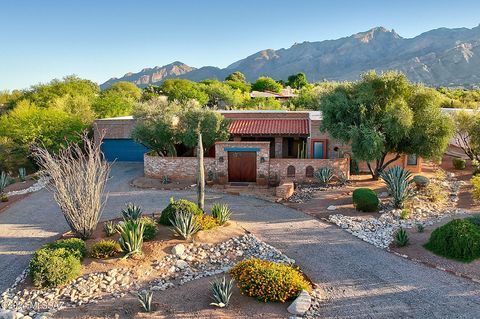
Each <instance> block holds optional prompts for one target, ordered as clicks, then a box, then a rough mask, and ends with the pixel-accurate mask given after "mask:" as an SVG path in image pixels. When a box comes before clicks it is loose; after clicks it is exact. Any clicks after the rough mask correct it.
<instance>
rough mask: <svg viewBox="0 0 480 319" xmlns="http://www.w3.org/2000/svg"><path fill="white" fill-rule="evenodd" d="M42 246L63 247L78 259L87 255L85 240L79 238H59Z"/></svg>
mask: <svg viewBox="0 0 480 319" xmlns="http://www.w3.org/2000/svg"><path fill="white" fill-rule="evenodd" d="M43 247H44V248H47V249H52V250H53V249H59V248H64V249H65V250H67V251H68V252H70V253H71V254H72V255H73V256H74V257H75V258H78V259H79V260H82V259H83V258H84V257H85V256H86V255H87V245H85V242H84V241H83V240H81V239H79V238H69V239H61V240H57V241H55V242H53V243H49V244H46V245H44V246H43Z"/></svg>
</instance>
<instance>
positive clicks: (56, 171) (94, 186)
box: [33, 133, 110, 239]
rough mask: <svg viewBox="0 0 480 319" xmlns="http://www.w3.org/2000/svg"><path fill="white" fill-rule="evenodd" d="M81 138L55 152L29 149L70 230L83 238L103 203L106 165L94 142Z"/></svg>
mask: <svg viewBox="0 0 480 319" xmlns="http://www.w3.org/2000/svg"><path fill="white" fill-rule="evenodd" d="M82 140H83V146H80V145H78V144H75V143H72V144H69V145H68V146H67V147H66V148H64V149H61V150H59V151H58V152H57V153H55V154H51V153H49V152H48V150H47V149H45V148H42V147H34V148H33V152H34V156H35V158H36V159H37V163H38V165H39V166H40V167H41V168H42V169H43V173H44V174H45V175H47V176H49V177H51V182H50V184H49V185H51V186H49V187H50V188H51V189H52V190H53V194H54V198H55V201H56V202H57V204H58V206H59V207H60V210H61V211H62V213H63V215H64V216H65V219H66V221H67V223H68V225H69V226H70V228H71V230H72V231H73V233H74V234H75V235H77V236H78V237H81V238H83V239H87V238H90V236H91V235H92V234H93V231H94V230H95V228H96V227H97V224H98V220H99V219H100V215H101V213H102V210H103V206H104V204H105V200H104V199H103V192H104V189H105V185H106V182H107V179H108V175H109V172H110V166H109V164H108V163H107V162H106V161H104V160H103V155H102V152H101V150H100V145H94V144H93V143H92V141H91V140H90V139H89V138H88V136H87V134H86V133H85V134H84V135H83V137H82ZM79 177H80V178H79Z"/></svg>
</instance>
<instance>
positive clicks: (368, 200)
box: [352, 188, 380, 212]
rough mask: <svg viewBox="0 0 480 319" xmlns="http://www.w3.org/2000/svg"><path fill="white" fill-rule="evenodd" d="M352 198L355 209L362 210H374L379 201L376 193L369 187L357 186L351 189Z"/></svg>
mask: <svg viewBox="0 0 480 319" xmlns="http://www.w3.org/2000/svg"><path fill="white" fill-rule="evenodd" d="M352 199H353V205H354V206H355V209H356V210H359V211H362V212H375V211H377V209H378V204H379V203H380V201H379V200H378V196H377V193H375V192H374V191H373V190H371V189H370V188H357V189H356V190H354V191H353V194H352Z"/></svg>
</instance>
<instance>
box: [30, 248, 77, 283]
mask: <svg viewBox="0 0 480 319" xmlns="http://www.w3.org/2000/svg"><path fill="white" fill-rule="evenodd" d="M29 272H30V277H31V278H32V282H33V284H34V285H35V286H36V287H40V288H43V287H57V286H59V285H63V284H65V283H67V282H68V281H70V280H72V279H74V278H76V277H77V276H79V275H80V259H78V258H76V257H75V256H74V255H73V254H72V253H71V251H68V250H67V249H65V248H57V249H49V248H41V249H39V250H37V251H36V252H35V254H34V255H33V257H32V259H31V260H30V267H29Z"/></svg>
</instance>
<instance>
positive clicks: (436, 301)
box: [0, 163, 480, 318]
mask: <svg viewBox="0 0 480 319" xmlns="http://www.w3.org/2000/svg"><path fill="white" fill-rule="evenodd" d="M141 173H142V168H141V166H140V165H138V164H123V163H122V164H120V163H119V164H116V165H115V167H114V168H113V170H112V174H111V175H112V179H111V180H110V182H109V185H108V190H109V199H108V204H107V207H106V209H105V211H104V214H103V216H102V218H103V219H108V218H111V217H113V216H119V214H120V213H119V212H120V209H121V207H122V206H123V205H124V203H125V202H128V201H133V202H135V203H137V204H140V205H142V206H143V207H144V208H145V211H147V212H149V211H152V210H161V209H162V208H163V207H165V206H166V205H167V204H168V199H169V197H170V196H175V197H180V196H181V197H183V198H187V199H191V200H194V198H195V194H194V193H193V192H191V191H181V192H180V191H179V192H171V191H155V190H138V189H134V188H132V187H130V186H129V185H128V182H129V181H130V180H132V179H133V178H134V177H136V176H139V175H140V174H141ZM216 201H223V202H228V203H229V204H230V205H231V207H232V210H233V211H234V216H233V218H234V219H235V220H237V221H239V222H241V224H242V225H243V226H244V227H245V228H246V229H248V230H250V231H252V232H253V233H255V234H256V235H257V236H258V237H259V238H260V239H262V240H264V241H265V242H267V243H269V244H271V245H273V246H275V247H276V248H278V249H280V250H281V251H282V252H283V253H285V254H286V255H287V256H289V257H291V258H294V259H295V260H296V261H297V264H298V265H300V267H301V268H302V270H303V271H304V272H305V273H306V274H307V275H308V276H309V277H310V279H312V280H313V281H314V282H315V283H317V284H319V285H321V286H322V287H323V288H324V289H325V290H326V291H327V292H328V293H327V300H325V302H324V303H323V304H322V308H321V312H320V314H321V317H322V318H475V317H477V316H478V314H479V313H480V285H478V284H474V283H471V282H469V281H467V280H464V279H462V278H458V277H455V276H453V275H450V274H448V273H444V272H441V271H438V270H434V269H431V268H428V267H426V266H423V265H418V264H415V263H412V262H410V261H408V260H404V259H402V258H399V257H396V256H394V255H392V254H390V253H388V252H385V251H382V250H380V249H377V248H375V247H373V246H371V245H369V244H367V243H364V242H362V241H360V240H359V239H357V238H355V237H353V236H351V235H350V234H348V233H346V232H344V231H342V230H341V229H339V228H337V227H336V226H333V225H329V224H326V223H323V222H320V221H318V220H315V219H313V218H311V217H308V216H307V215H304V214H303V213H300V212H298V211H295V210H293V209H290V208H287V207H285V206H282V205H279V204H272V203H267V202H264V201H261V200H259V199H254V198H250V197H244V196H230V195H223V194H208V195H207V196H206V203H207V206H208V205H210V204H211V203H213V202H216ZM67 229H68V227H67V225H66V223H65V221H64V219H63V216H62V215H61V214H60V212H59V211H58V208H57V207H56V205H55V203H54V202H53V200H52V198H51V195H50V194H49V193H48V192H46V191H40V192H38V193H34V194H32V195H31V196H29V197H28V198H26V199H25V200H23V201H21V202H18V203H16V204H15V205H13V206H12V207H11V208H9V209H8V210H6V211H5V212H3V213H0V291H1V290H3V289H5V288H6V287H7V286H8V285H10V284H11V283H12V282H13V280H14V279H15V277H16V276H17V275H18V274H20V273H21V271H22V270H23V269H24V267H25V266H26V265H27V264H28V260H29V257H30V256H29V255H30V254H31V252H32V251H33V250H34V249H36V248H38V247H39V246H40V245H41V244H43V243H45V242H48V241H50V240H52V239H54V238H55V237H56V236H57V235H58V234H59V233H60V232H63V231H65V230H67Z"/></svg>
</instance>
